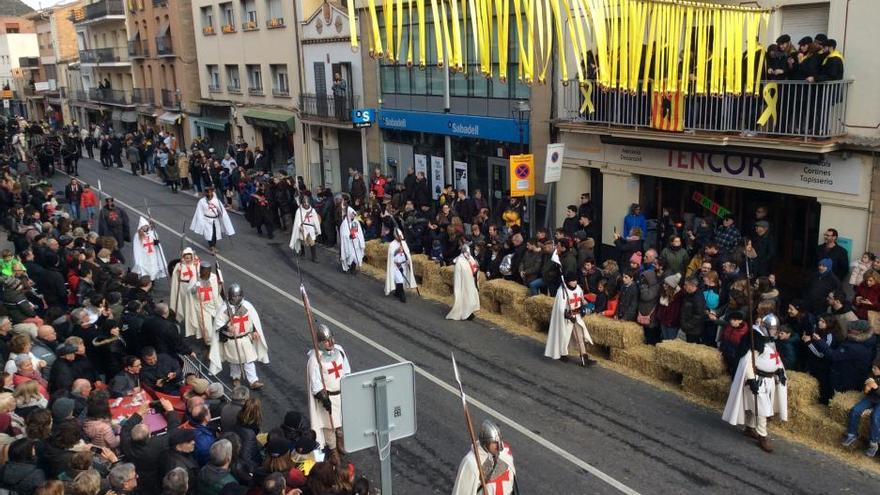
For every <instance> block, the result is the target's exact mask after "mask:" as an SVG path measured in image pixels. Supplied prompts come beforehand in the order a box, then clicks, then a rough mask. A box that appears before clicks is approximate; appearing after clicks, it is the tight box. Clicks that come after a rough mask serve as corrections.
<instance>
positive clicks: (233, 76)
mask: <svg viewBox="0 0 880 495" xmlns="http://www.w3.org/2000/svg"><path fill="white" fill-rule="evenodd" d="M226 90H227V91H229V92H230V93H241V78H239V76H238V65H227V66H226Z"/></svg>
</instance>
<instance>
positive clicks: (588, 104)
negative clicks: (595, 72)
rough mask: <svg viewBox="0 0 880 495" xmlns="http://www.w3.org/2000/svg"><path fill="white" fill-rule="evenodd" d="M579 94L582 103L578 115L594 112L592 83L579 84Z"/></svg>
mask: <svg viewBox="0 0 880 495" xmlns="http://www.w3.org/2000/svg"><path fill="white" fill-rule="evenodd" d="M581 94H582V95H584V103H583V104H582V105H581V109H580V113H584V111H586V110H589V111H590V113H593V112H595V111H596V109H595V108H593V81H584V82H583V84H581Z"/></svg>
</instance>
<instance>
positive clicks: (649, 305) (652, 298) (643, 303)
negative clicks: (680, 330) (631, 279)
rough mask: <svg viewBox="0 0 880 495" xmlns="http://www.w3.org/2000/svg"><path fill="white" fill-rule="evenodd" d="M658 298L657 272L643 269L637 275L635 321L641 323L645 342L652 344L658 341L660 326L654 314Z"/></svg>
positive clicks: (658, 283)
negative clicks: (636, 310) (637, 288)
mask: <svg viewBox="0 0 880 495" xmlns="http://www.w3.org/2000/svg"><path fill="white" fill-rule="evenodd" d="M658 299H660V282H659V281H658V280H657V272H655V271H654V270H645V271H643V272H642V274H641V275H639V302H638V305H637V306H638V315H637V319H636V321H638V323H639V324H640V325H642V329H643V330H644V332H645V343H646V344H651V345H654V344H656V343H657V342H659V341H660V327H659V323H658V322H657V315H656V308H657V300H658ZM644 322H647V323H644Z"/></svg>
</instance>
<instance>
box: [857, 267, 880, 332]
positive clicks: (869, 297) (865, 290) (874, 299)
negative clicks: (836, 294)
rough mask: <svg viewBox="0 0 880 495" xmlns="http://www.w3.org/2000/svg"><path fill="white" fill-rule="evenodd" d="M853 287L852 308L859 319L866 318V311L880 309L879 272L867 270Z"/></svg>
mask: <svg viewBox="0 0 880 495" xmlns="http://www.w3.org/2000/svg"><path fill="white" fill-rule="evenodd" d="M854 289H855V297H854V298H853V310H854V311H855V313H856V316H858V317H859V319H860V320H867V319H868V311H880V273H877V272H875V271H873V270H871V271H869V272H868V273H866V274H865V276H864V277H863V278H862V282H861V283H860V284H858V285H857V286H855V287H854Z"/></svg>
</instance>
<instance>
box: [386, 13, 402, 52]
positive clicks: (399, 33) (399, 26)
mask: <svg viewBox="0 0 880 495" xmlns="http://www.w3.org/2000/svg"><path fill="white" fill-rule="evenodd" d="M389 3H390V2H389ZM395 14H396V15H397V28H396V29H397V41H396V44H395V45H394V46H395V47H396V48H397V51H396V52H394V55H393V56H392V58H391V61H392V62H394V63H397V62H398V61H399V60H400V56H401V53H400V48H401V46H403V45H402V44H401V43H402V42H403V0H397V9H396V10H395Z"/></svg>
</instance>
